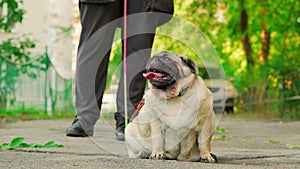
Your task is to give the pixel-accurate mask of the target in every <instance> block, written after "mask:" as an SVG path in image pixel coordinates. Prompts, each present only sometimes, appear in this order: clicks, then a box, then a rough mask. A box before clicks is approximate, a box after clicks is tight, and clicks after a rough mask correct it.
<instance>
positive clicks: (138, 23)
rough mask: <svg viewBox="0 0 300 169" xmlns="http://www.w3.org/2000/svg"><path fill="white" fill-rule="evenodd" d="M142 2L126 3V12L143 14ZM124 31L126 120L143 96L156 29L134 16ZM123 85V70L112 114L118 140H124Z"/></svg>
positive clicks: (143, 5) (129, 17) (142, 15)
mask: <svg viewBox="0 0 300 169" xmlns="http://www.w3.org/2000/svg"><path fill="white" fill-rule="evenodd" d="M145 3H146V1H144V0H133V1H129V2H128V13H129V14H133V13H139V12H144V10H145V9H144V8H145ZM127 29H128V35H129V36H128V38H127V88H128V89H127V90H128V91H127V92H128V105H127V108H128V119H130V117H131V115H132V114H133V112H134V111H135V109H136V107H137V105H138V104H139V102H140V101H141V100H142V98H143V95H144V90H145V85H146V80H145V79H144V77H143V72H144V70H145V67H146V64H147V61H148V59H149V57H150V54H151V48H152V44H153V40H154V33H155V26H153V25H152V24H151V23H150V24H149V23H148V20H147V15H144V14H141V15H140V14H137V16H130V15H129V16H128V28H127ZM123 82H124V77H123V69H122V72H121V77H120V82H119V87H118V93H117V112H116V113H115V120H116V138H117V139H118V140H124V128H125V107H124V83H123Z"/></svg>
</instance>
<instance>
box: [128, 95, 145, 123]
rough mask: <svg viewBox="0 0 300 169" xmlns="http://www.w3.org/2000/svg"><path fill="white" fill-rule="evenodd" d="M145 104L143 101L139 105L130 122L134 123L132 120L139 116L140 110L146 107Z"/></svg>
mask: <svg viewBox="0 0 300 169" xmlns="http://www.w3.org/2000/svg"><path fill="white" fill-rule="evenodd" d="M144 104H145V102H144V101H143V100H142V101H141V102H140V103H139V105H138V106H137V108H136V109H135V111H134V113H133V114H132V116H131V118H130V122H132V120H133V119H134V118H135V117H136V116H137V115H138V114H139V112H140V110H141V109H142V107H143V106H144Z"/></svg>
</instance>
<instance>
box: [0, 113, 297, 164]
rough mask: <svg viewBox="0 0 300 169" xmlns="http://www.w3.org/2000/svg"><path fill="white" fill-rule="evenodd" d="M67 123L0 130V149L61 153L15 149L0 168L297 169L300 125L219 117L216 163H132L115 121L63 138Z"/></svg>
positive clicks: (2, 155) (1, 156) (0, 156)
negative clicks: (19, 140) (15, 143)
mask: <svg viewBox="0 0 300 169" xmlns="http://www.w3.org/2000/svg"><path fill="white" fill-rule="evenodd" d="M71 122H72V119H63V120H35V121H20V122H14V123H4V124H1V125H0V144H2V143H9V142H10V141H11V140H12V139H14V138H16V137H24V138H25V140H24V142H26V143H41V144H44V143H46V142H48V141H52V140H53V141H54V142H55V143H57V144H63V145H64V147H63V148H17V149H15V150H6V151H4V150H0V168H1V169H2V168H3V169H10V168H12V169H14V168H18V169H19V168H26V169H27V168H30V169H31V168H33V169H35V168H38V169H44V168H45V169H46V168H47V169H52V168H53V169H60V168H71V169H73V168H74V169H77V168H95V169H96V168H100V169H114V168H118V169H120V168H121V169H122V168H128V169H133V168H143V169H148V168H151V169H152V168H153V169H155V168H164V169H176V168H178V169H185V168H186V169H193V168H212V169H218V168H220V169H221V168H222V169H229V168H234V169H235V168H236V169H240V168H245V169H248V168H249V169H250V168H251V169H252V168H253V169H257V168H284V169H286V168H295V169H296V168H300V149H299V145H300V141H299V140H300V121H280V120H257V119H256V120H251V119H239V118H234V117H232V116H231V117H226V116H223V117H222V118H221V120H220V123H219V125H218V126H219V127H220V128H223V129H224V130H225V131H219V132H216V134H215V137H214V138H215V139H214V140H213V141H212V153H214V154H216V155H217V157H218V160H219V162H218V163H217V164H205V163H200V162H179V161H174V160H164V161H154V160H142V159H131V158H128V156H127V150H126V146H125V143H124V142H122V141H117V140H116V139H115V135H114V121H113V119H111V118H101V119H99V121H98V122H97V124H96V126H95V133H94V136H93V137H90V138H72V137H66V136H65V130H66V128H67V127H69V125H70V124H71Z"/></svg>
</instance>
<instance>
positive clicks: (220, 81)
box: [197, 63, 236, 114]
mask: <svg viewBox="0 0 300 169" xmlns="http://www.w3.org/2000/svg"><path fill="white" fill-rule="evenodd" d="M197 66H198V69H199V75H200V77H202V79H203V80H204V83H205V84H206V85H207V87H208V88H209V89H210V90H211V92H212V93H213V95H214V96H213V97H214V111H215V113H223V112H224V110H225V111H226V112H227V113H228V114H233V113H234V109H233V106H234V100H235V98H236V90H235V88H234V86H233V85H232V83H231V82H230V80H227V79H226V78H225V75H223V73H222V70H221V69H220V68H219V66H218V65H216V64H213V63H205V64H203V63H197Z"/></svg>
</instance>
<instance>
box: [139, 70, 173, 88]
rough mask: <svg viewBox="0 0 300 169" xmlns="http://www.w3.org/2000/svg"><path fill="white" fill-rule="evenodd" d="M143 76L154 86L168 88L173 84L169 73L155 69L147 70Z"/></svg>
mask: <svg viewBox="0 0 300 169" xmlns="http://www.w3.org/2000/svg"><path fill="white" fill-rule="evenodd" d="M143 76H144V78H145V79H147V80H150V83H152V84H153V85H155V86H168V85H171V84H173V83H174V79H173V77H172V76H171V75H170V74H169V73H167V72H164V71H161V70H157V69H155V68H151V69H149V70H148V71H147V72H146V73H144V74H143Z"/></svg>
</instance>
